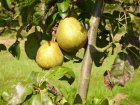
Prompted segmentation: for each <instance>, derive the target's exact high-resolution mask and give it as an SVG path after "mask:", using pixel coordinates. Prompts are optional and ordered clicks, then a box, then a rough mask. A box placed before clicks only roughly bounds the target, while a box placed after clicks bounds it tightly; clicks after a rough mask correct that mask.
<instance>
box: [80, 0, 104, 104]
mask: <svg viewBox="0 0 140 105" xmlns="http://www.w3.org/2000/svg"><path fill="white" fill-rule="evenodd" d="M103 1H104V0H96V4H95V6H96V7H95V9H94V10H95V11H94V13H93V18H92V23H91V26H90V29H89V31H88V45H87V50H86V53H85V56H84V60H83V64H82V68H81V80H80V83H79V89H78V93H79V95H80V96H81V98H82V100H83V103H85V102H86V98H87V93H88V88H89V82H90V75H91V69H92V63H93V52H94V51H95V49H94V46H93V45H96V37H97V30H98V25H99V22H100V15H101V13H102V9H103Z"/></svg>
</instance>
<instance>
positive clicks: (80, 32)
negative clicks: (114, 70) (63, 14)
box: [56, 17, 87, 52]
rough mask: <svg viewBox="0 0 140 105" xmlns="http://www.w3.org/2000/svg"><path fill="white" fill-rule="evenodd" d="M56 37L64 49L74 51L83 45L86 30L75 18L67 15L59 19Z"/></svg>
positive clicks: (85, 39) (85, 38)
mask: <svg viewBox="0 0 140 105" xmlns="http://www.w3.org/2000/svg"><path fill="white" fill-rule="evenodd" d="M56 38H57V42H58V44H59V46H60V47H61V48H62V49H63V50H64V51H66V52H75V51H78V50H79V49H80V48H82V47H83V46H84V45H85V43H86V41H87V32H86V30H85V28H84V27H83V26H82V25H81V23H80V22H79V21H78V20H77V19H76V18H74V17H67V18H65V19H63V20H61V21H60V23H59V25H58V29H57V32H56Z"/></svg>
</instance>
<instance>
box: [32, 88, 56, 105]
mask: <svg viewBox="0 0 140 105" xmlns="http://www.w3.org/2000/svg"><path fill="white" fill-rule="evenodd" d="M31 105H54V104H53V102H52V100H51V99H50V97H49V96H48V93H47V92H46V91H45V90H42V91H40V93H39V94H37V95H34V96H33V98H32V102H31Z"/></svg>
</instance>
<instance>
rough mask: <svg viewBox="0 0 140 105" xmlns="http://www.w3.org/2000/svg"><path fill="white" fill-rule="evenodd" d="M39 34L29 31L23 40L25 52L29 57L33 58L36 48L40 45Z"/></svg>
mask: <svg viewBox="0 0 140 105" xmlns="http://www.w3.org/2000/svg"><path fill="white" fill-rule="evenodd" d="M40 37H41V35H40V34H37V33H35V32H34V33H31V34H29V35H28V36H27V40H26V42H25V52H26V55H27V56H28V57H29V58H30V59H35V57H36V53H37V50H38V48H39V47H40V41H41V38H40Z"/></svg>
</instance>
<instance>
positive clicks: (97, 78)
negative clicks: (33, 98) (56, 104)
mask: <svg viewBox="0 0 140 105" xmlns="http://www.w3.org/2000/svg"><path fill="white" fill-rule="evenodd" d="M116 55H117V53H115V54H114V55H110V56H108V57H107V58H106V59H105V61H104V63H103V65H102V66H101V67H96V66H95V65H94V64H93V68H92V75H91V81H90V87H89V93H88V99H89V98H91V97H94V96H95V97H98V98H100V97H108V96H110V97H112V96H115V95H116V94H117V93H123V94H126V95H128V99H126V100H123V101H122V102H121V105H139V103H140V92H139V90H140V82H139V81H140V76H139V75H140V69H139V70H137V71H136V73H135V75H134V77H133V78H132V79H131V80H130V81H129V82H128V83H127V84H126V86H125V87H115V88H113V90H112V91H110V90H108V89H107V88H106V87H105V86H104V83H103V73H104V71H105V70H109V69H110V68H111V65H112V63H113V61H114V59H115V56H116ZM64 66H68V67H70V68H73V70H74V72H75V74H76V76H77V77H79V75H80V68H81V63H73V62H72V61H70V62H67V63H64ZM31 71H41V68H39V67H38V65H37V64H36V63H35V61H34V60H30V59H29V58H28V57H27V56H26V54H25V52H24V50H23V49H22V52H21V57H20V59H19V60H17V59H16V58H14V57H13V56H12V55H11V54H10V53H9V52H8V51H2V52H0V94H1V93H2V92H3V91H11V87H12V85H13V84H16V83H18V82H19V81H22V80H24V79H25V78H26V77H27V76H28V75H29V73H30V72H31ZM78 80H79V79H78V78H77V79H76V82H75V86H76V87H77V86H78ZM0 105H4V104H3V103H2V102H1V100H0Z"/></svg>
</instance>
